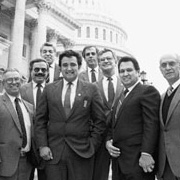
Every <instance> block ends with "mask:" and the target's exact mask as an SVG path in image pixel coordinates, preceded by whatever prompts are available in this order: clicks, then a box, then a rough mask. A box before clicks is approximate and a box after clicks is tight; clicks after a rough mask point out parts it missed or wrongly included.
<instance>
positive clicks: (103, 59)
mask: <svg viewBox="0 0 180 180" xmlns="http://www.w3.org/2000/svg"><path fill="white" fill-rule="evenodd" d="M99 60H100V61H101V62H104V61H105V60H107V61H112V60H113V58H112V57H105V58H99Z"/></svg>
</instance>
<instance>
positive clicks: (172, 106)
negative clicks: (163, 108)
mask: <svg viewBox="0 0 180 180" xmlns="http://www.w3.org/2000/svg"><path fill="white" fill-rule="evenodd" d="M179 94H180V86H179V87H178V89H177V91H176V92H175V94H174V97H173V99H172V101H171V104H170V107H169V111H168V115H167V120H166V123H168V121H169V119H170V117H171V115H172V113H173V111H174V109H175V108H176V106H177V104H178V103H179V102H180V97H179Z"/></svg>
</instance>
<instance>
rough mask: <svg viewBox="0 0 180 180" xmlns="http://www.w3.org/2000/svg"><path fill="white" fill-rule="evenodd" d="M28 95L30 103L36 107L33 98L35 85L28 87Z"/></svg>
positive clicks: (30, 84) (31, 84)
mask: <svg viewBox="0 0 180 180" xmlns="http://www.w3.org/2000/svg"><path fill="white" fill-rule="evenodd" d="M26 94H27V97H28V100H29V101H28V102H30V103H31V104H33V105H34V96H33V83H32V82H31V83H29V86H28V87H26Z"/></svg>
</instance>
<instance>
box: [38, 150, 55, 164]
mask: <svg viewBox="0 0 180 180" xmlns="http://www.w3.org/2000/svg"><path fill="white" fill-rule="evenodd" d="M39 152H40V156H41V157H42V158H43V159H44V160H46V161H48V160H51V159H53V156H52V152H51V149H50V148H49V147H40V148H39Z"/></svg>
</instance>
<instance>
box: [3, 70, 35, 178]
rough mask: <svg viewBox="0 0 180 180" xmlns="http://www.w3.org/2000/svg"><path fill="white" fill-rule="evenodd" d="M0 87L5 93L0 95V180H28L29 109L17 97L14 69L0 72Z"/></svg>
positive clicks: (29, 107)
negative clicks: (1, 79)
mask: <svg viewBox="0 0 180 180" xmlns="http://www.w3.org/2000/svg"><path fill="white" fill-rule="evenodd" d="M3 86H4V90H5V93H4V94H3V95H1V96H0V180H6V179H7V180H29V176H30V173H31V169H32V166H31V164H30V161H29V159H28V154H29V152H30V150H31V138H32V136H33V127H32V118H33V107H32V105H31V104H29V103H28V102H26V101H24V100H23V99H22V98H21V95H20V93H19V89H20V86H21V75H20V74H19V72H18V70H16V69H7V70H5V71H4V72H3Z"/></svg>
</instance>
